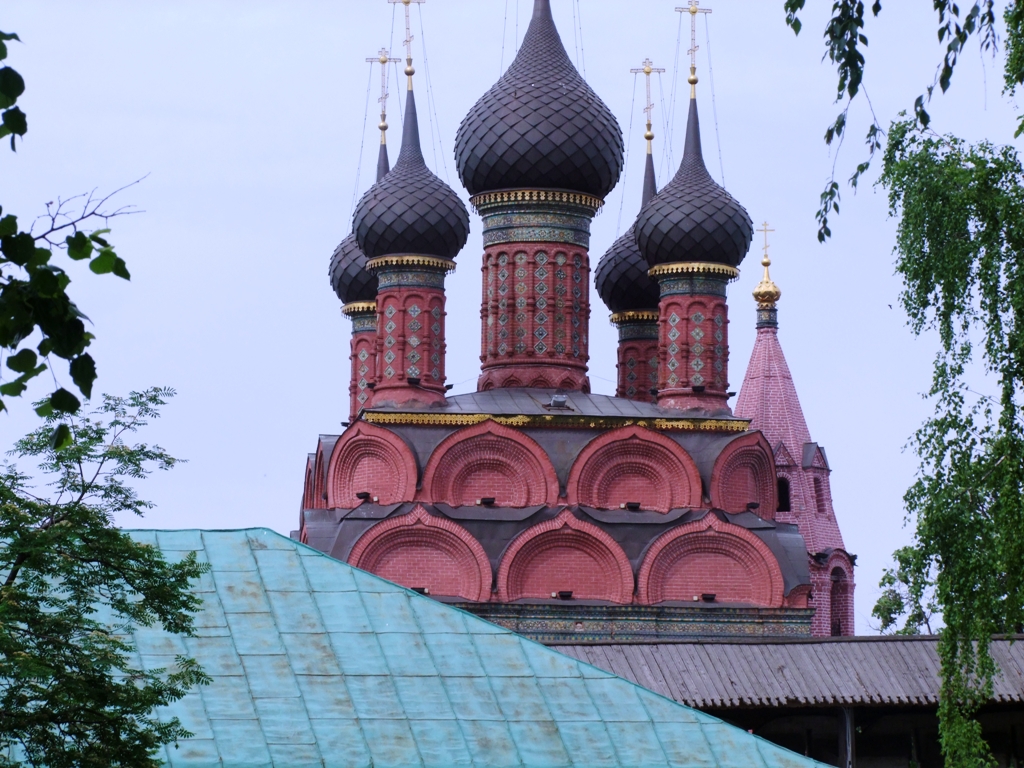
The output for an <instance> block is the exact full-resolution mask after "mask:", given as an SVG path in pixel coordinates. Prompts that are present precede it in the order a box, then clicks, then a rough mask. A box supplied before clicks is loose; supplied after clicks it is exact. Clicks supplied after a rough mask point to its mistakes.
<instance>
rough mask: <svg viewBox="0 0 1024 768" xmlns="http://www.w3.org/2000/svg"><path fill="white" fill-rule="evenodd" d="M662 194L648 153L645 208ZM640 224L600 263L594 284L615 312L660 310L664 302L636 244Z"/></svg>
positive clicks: (633, 226)
mask: <svg viewBox="0 0 1024 768" xmlns="http://www.w3.org/2000/svg"><path fill="white" fill-rule="evenodd" d="M657 193H658V188H657V180H656V179H655V177H654V155H652V154H651V153H650V152H648V153H647V164H646V167H645V169H644V191H643V198H642V199H641V203H640V205H641V208H642V207H643V206H645V205H647V203H649V202H650V201H651V199H652V198H653V197H654V196H655V195H656V194H657ZM635 227H636V223H635V222H634V224H633V225H632V226H630V228H629V229H628V230H627V231H626V234H624V235H623V236H622V237H620V238H619V239H618V240H616V241H615V242H614V243H612V247H611V248H609V249H608V252H607V253H605V255H604V256H602V257H601V260H600V261H599V262H598V263H597V270H596V271H595V277H594V281H595V284H596V286H597V292H598V294H600V296H601V300H602V301H604V303H605V304H606V305H607V306H608V309H610V310H611V311H612V312H615V313H617V312H629V311H637V310H643V309H657V308H658V304H659V303H660V301H661V291H660V289H659V288H658V283H657V282H656V281H655V280H654V279H653V278H652V277H651V276H650V275H648V274H647V271H648V269H649V267H648V266H647V260H646V259H645V258H644V257H643V255H642V254H641V253H640V249H639V248H638V247H637V245H636V231H635Z"/></svg>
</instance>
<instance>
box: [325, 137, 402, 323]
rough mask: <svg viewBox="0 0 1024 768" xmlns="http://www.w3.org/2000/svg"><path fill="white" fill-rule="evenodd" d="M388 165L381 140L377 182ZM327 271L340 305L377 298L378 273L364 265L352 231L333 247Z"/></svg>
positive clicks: (385, 145) (385, 172)
mask: <svg viewBox="0 0 1024 768" xmlns="http://www.w3.org/2000/svg"><path fill="white" fill-rule="evenodd" d="M390 168H391V166H390V163H389V162H388V145H387V144H385V143H384V141H383V139H382V140H381V143H380V153H379V154H378V155H377V181H380V180H381V179H383V178H384V177H385V176H386V175H387V173H388V171H389V170H390ZM327 274H328V275H329V276H330V278H331V288H333V289H334V292H335V293H336V294H338V298H339V299H341V301H342V303H343V304H351V303H352V302H354V301H376V299H377V276H376V275H374V274H372V273H371V272H370V271H369V270H368V269H367V268H366V254H365V253H363V249H362V248H360V247H359V243H358V242H357V241H356V236H355V234H351V235H349V236H348V237H346V238H345V239H344V240H342V241H341V243H339V244H338V247H337V248H335V249H334V255H333V256H331V266H330V267H328V269H327Z"/></svg>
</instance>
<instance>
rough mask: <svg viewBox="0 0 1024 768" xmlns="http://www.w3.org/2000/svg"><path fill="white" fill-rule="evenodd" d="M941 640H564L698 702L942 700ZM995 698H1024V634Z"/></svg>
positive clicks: (1004, 644) (999, 649)
mask: <svg viewBox="0 0 1024 768" xmlns="http://www.w3.org/2000/svg"><path fill="white" fill-rule="evenodd" d="M937 647H938V638H937V637H935V636H919V637H904V636H901V637H894V636H885V637H851V638H829V639H822V640H807V639H800V640H788V639H765V640H761V639H758V640H749V641H748V640H721V641H694V642H673V643H650V644H643V645H629V644H603V645H558V646H555V648H556V649H557V650H559V651H561V652H562V653H564V654H566V655H567V656H571V657H572V658H574V659H577V660H579V661H585V662H588V663H590V664H593V665H594V666H596V667H600V668H602V669H605V670H608V671H609V672H613V673H614V674H616V675H618V676H620V677H624V678H626V679H627V680H630V681H632V682H635V683H637V684H639V685H642V686H643V687H644V688H648V689H650V690H652V691H656V692H657V693H660V694H662V695H663V696H667V697H669V698H671V699H675V700H676V701H678V702H680V703H681V704H686V705H687V706H691V707H697V708H736V707H764V706H775V707H778V706H790V707H815V706H837V705H839V706H872V705H875V706H884V705H903V706H928V707H931V706H935V705H937V704H938V702H939V656H938V652H937ZM992 656H993V658H994V659H995V661H996V664H997V666H998V669H999V673H998V675H997V677H996V680H995V685H994V695H993V702H998V703H1020V702H1024V636H1017V637H1016V638H1007V639H998V640H995V641H993V643H992Z"/></svg>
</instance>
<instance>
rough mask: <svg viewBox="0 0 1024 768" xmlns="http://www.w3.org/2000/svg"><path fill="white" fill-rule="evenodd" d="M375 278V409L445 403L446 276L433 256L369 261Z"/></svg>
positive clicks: (444, 264) (448, 266) (447, 268)
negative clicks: (377, 287)
mask: <svg viewBox="0 0 1024 768" xmlns="http://www.w3.org/2000/svg"><path fill="white" fill-rule="evenodd" d="M368 266H369V268H370V269H371V270H372V271H374V272H375V273H376V274H377V279H378V282H379V286H380V287H379V289H378V292H377V312H376V318H377V319H376V322H377V360H376V363H377V367H376V376H375V379H376V386H375V387H374V391H373V397H372V399H371V405H372V406H373V407H377V406H380V405H385V404H389V405H400V406H404V405H412V406H424V405H434V404H438V403H443V402H444V401H445V395H444V393H445V372H444V361H445V340H444V339H445V336H444V323H445V295H444V278H445V275H446V274H447V273H449V272H451V271H453V270H454V269H455V263H454V262H453V261H451V260H449V259H439V258H437V257H434V256H382V257H380V258H377V259H371V260H370V262H369V264H368Z"/></svg>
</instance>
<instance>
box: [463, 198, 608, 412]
mask: <svg viewBox="0 0 1024 768" xmlns="http://www.w3.org/2000/svg"><path fill="white" fill-rule="evenodd" d="M471 202H472V203H473V205H474V206H475V207H476V209H477V211H478V212H479V213H480V216H481V218H482V219H483V224H484V258H483V269H482V276H483V304H482V307H481V310H480V317H481V324H482V329H481V344H480V360H481V362H482V363H483V365H482V373H481V376H480V380H479V382H478V385H477V388H478V390H480V391H483V390H487V389H495V388H500V387H544V388H552V389H554V388H562V389H571V390H579V391H582V392H589V391H590V380H589V379H588V377H587V363H588V361H589V360H590V351H589V335H590V334H589V328H590V257H589V254H588V250H589V248H590V221H591V219H592V218H593V217H594V215H595V214H596V213H597V211H598V209H599V208H600V207H601V204H602V201H601V200H600V199H598V198H595V197H591V196H590V195H584V194H579V193H573V192H559V191H552V190H514V191H507V192H490V193H485V194H481V195H477V196H476V197H474V198H472V201H471Z"/></svg>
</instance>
